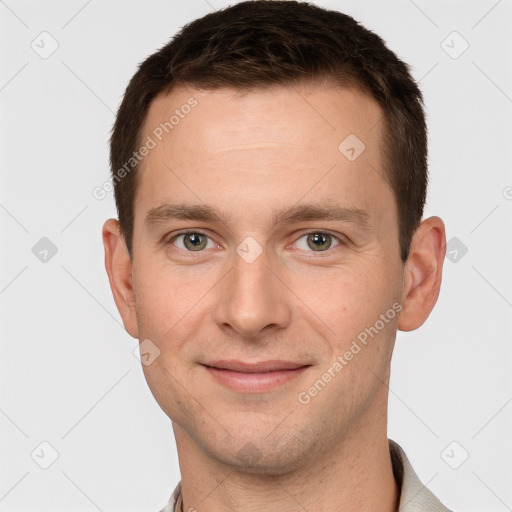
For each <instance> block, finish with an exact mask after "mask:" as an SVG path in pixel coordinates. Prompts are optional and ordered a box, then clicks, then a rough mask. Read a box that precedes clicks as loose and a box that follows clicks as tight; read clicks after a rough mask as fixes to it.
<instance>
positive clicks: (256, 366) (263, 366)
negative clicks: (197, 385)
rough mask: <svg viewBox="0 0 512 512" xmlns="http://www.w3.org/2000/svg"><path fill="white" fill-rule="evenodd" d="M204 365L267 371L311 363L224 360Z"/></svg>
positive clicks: (255, 371)
mask: <svg viewBox="0 0 512 512" xmlns="http://www.w3.org/2000/svg"><path fill="white" fill-rule="evenodd" d="M204 366H209V367H210V368H219V369H222V370H231V371H234V372H241V373H266V372H276V371H279V370H295V369H296V368H302V367H303V366H309V365H307V364H303V363H295V362H293V361H261V362H259V363H244V362H243V361H232V360H231V361H226V360H222V361H212V362H211V363H208V364H205V365H204Z"/></svg>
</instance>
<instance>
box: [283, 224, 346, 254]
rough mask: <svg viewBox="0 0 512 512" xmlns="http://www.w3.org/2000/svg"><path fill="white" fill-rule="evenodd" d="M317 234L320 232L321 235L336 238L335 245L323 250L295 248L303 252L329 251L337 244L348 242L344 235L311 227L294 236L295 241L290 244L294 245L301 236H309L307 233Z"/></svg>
mask: <svg viewBox="0 0 512 512" xmlns="http://www.w3.org/2000/svg"><path fill="white" fill-rule="evenodd" d="M317 234H321V235H329V236H331V237H332V238H333V239H334V240H336V241H337V242H338V244H337V245H335V246H334V247H329V249H326V250H325V251H314V250H312V249H311V250H309V251H308V250H306V249H297V250H303V251H305V252H312V253H324V254H325V253H329V252H330V251H331V250H332V249H334V248H336V247H338V245H347V244H348V239H347V238H346V237H344V236H343V235H341V234H334V233H332V232H330V231H328V230H324V229H311V230H308V231H305V232H301V234H300V235H299V236H298V237H296V239H295V242H293V244H292V245H295V244H296V243H297V242H298V241H299V240H300V239H301V238H304V237H305V236H309V235H317Z"/></svg>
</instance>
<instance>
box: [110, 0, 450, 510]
mask: <svg viewBox="0 0 512 512" xmlns="http://www.w3.org/2000/svg"><path fill="white" fill-rule="evenodd" d="M426 143H427V141H426V129H425V120H424V113H423V108H422V98H421V93H420V91H419V90H418V88H417V86H416V84H415V83H414V81H413V80H412V78H411V76H410V74H409V72H408V69H407V66H406V65H405V64H404V63H403V62H401V61H400V60H399V59H398V58H397V57H396V55H395V54H394V53H392V52H391V51H390V50H388V49H387V48H386V47H385V45H384V43H383V41H382V40H381V39H380V38H379V37H378V36H376V35H375V34H373V33H371V32H370V31H368V30H366V29H365V28H363V27H361V26H360V25H358V24H357V23H356V22H355V21H354V20H353V19H352V18H350V17H348V16H346V15H343V14H341V13H338V12H333V11H327V10H324V9H321V8H319V7H315V6H313V5H309V4H306V3H299V2H293V1H271V2H265V1H255V2H241V3H239V4H237V5H234V6H232V7H230V8H227V9H224V10H221V11H217V12H214V13H211V14H209V15H207V16H205V17H203V18H201V19H198V20H196V21H194V22H192V23H190V24H189V25H187V26H185V27H184V28H183V29H182V30H181V32H180V33H179V34H178V35H177V36H176V37H175V38H174V39H173V40H172V41H171V42H170V43H169V44H168V45H166V46H165V47H164V48H162V49H161V50H160V51H158V52H157V53H155V54H154V55H151V56H150V57H149V58H148V59H147V60H146V61H145V62H144V63H143V64H142V65H141V66H140V68H139V70H138V71H137V73H136V74H135V75H134V77H133V78H132V80H131V82H130V84H129V86H128V88H127V90H126V93H125V96H124V99H123V102H122V104H121V106H120V108H119V112H118V115H117V118H116V122H115V126H114V129H113V133H112V140H111V166H112V173H113V181H114V184H115V197H116V204H117V208H118V213H119V221H117V220H115V219H109V220H108V221H107V222H106V223H105V225H104V227H103V240H104V246H105V263H106V268H107V272H108V276H109V280H110V285H111V288H112V292H113V295H114V298H115V301H116V305H117V307H118V309H119V312H120V314H121V316H122V319H123V322H124V326H125V328H126V330H127V331H128V333H129V334H130V335H131V336H133V337H136V338H138V339H139V341H140V348H141V354H142V362H143V363H144V365H143V370H144V374H145V377H146V380H147V382H148V384H149V386H150V388H151V391H152V392H153V395H154V396H155V398H156V400H157V401H158V403H159V404H160V406H161V407H162V409H163V410H164V412H165V413H166V414H167V415H168V416H169V418H170V419H171V420H172V425H173V430H174V434H175V437H176V443H177V449H178V456H179V464H180V470H181V482H180V483H179V484H178V486H177V487H176V489H175V491H174V493H173V495H172V497H171V500H170V501H169V503H168V505H167V506H166V507H165V508H164V511H177V512H179V511H194V510H197V511H199V512H203V511H204V512H207V511H214V512H220V511H227V510H243V511H253V510H254V511H266V512H272V511H277V510H279V512H283V511H287V510H290V511H298V510H309V511H313V510H314V511H316V512H324V511H339V510H343V511H346V512H348V511H355V510H358V511H361V510H368V511H370V510H375V511H376V510H379V511H380V512H391V511H397V510H401V511H403V512H412V511H446V510H447V509H446V508H445V507H444V506H443V505H442V504H441V503H440V502H439V501H438V500H437V499H436V498H435V497H434V496H433V495H432V494H431V493H430V492H429V491H428V490H427V489H426V488H425V487H424V486H423V485H422V484H421V483H420V481H419V480H418V478H417V477H416V476H415V474H414V472H413V470H412V468H411V466H410V464H409V463H408V461H407V458H406V456H405V454H404V453H403V451H402V450H401V449H400V447H399V446H398V445H397V444H395V443H393V442H392V441H388V439H387V433H386V426H387V395H388V387H387V385H388V382H389V369H390V361H391V355H392V350H393V345H394V340H395V336H396V331H397V329H400V330H402V331H410V330H413V329H416V328H418V327H419V326H421V325H422V324H423V322H424V321H425V320H426V318H427V317H428V315H429V314H430V311H431V310H432V308H433V306H434V304H435V302H436V300H437V297H438V293H439V289H440V284H441V272H442V264H443V259H444V251H445V232H444V225H443V222H442V221H441V219H439V218H437V217H431V218H429V219H426V220H423V221H422V214H423V205H424V201H425V194H426V184H427V164H426V162H427V155H426V147H427V146H426Z"/></svg>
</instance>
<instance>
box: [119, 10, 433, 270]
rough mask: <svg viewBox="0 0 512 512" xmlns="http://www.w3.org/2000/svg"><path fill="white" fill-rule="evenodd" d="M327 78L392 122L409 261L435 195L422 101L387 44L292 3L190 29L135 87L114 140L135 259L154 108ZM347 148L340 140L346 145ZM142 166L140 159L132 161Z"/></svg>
mask: <svg viewBox="0 0 512 512" xmlns="http://www.w3.org/2000/svg"><path fill="white" fill-rule="evenodd" d="M321 79H328V80H332V81H334V82H335V83H336V84H339V85H340V86H355V87H358V88H360V89H362V90H364V91H366V92H367V93H369V94H371V96H373V98H375V100H377V102H378V104H379V105H380V106H381V108H382V110H383V113H384V119H383V122H384V130H383V133H384V140H383V141H382V148H383V162H384V165H383V167H384V172H385V176H386V178H387V180H388V181H389V184H390V185H391V187H392V189H393V191H394V195H395V199H396V202H397V206H398V223H399V226H398V228H399V240H400V254H401V257H402V261H404V262H405V261H406V260H407V257H408V254H409V247H410V243H411V239H412V235H413V233H414V231H415V230H416V228H417V227H418V225H419V223H420V221H421V218H422V215H423V206H424V203H425V197H426V188H427V133H426V125H425V115H424V111H423V99H422V95H421V92H420V90H419V88H418V86H417V84H416V83H415V81H414V80H413V78H412V77H411V75H410V73H409V68H408V66H407V65H406V64H405V63H404V62H402V61H401V60H400V59H399V58H398V57H397V56H396V55H395V54H394V53H393V52H392V51H391V50H389V49H388V48H387V47H386V45H385V43H384V41H383V40H382V39H381V38H380V37H379V36H377V35H376V34H374V33H373V32H371V31H369V30H367V29H366V28H364V27H363V26H361V25H360V24H358V23H357V22H356V21H355V20H354V19H353V18H351V17H350V16H347V15H345V14H342V13H340V12H337V11H332V10H326V9H323V8H320V7H317V6H315V5H312V4H310V3H307V2H297V1H290V0H283V1H281V0H274V1H265V0H256V1H244V2H240V3H238V4H236V5H234V6H231V7H228V8H225V9H222V10H218V11H216V12H213V13H210V14H207V15H206V16H203V17H202V18H199V19H197V20H195V21H193V22H191V23H189V24H187V25H185V26H184V27H183V28H182V29H181V30H180V31H179V32H178V33H177V34H176V35H175V36H174V37H173V38H172V39H171V41H170V42H169V43H168V44H166V45H165V46H164V47H163V48H161V49H160V50H159V51H157V52H156V53H154V54H153V55H151V56H149V57H148V58H147V59H146V60H145V61H144V62H143V63H142V64H141V65H140V66H139V69H138V70H137V72H136V73H135V75H134V76H133V78H132V79H131V81H130V83H129V85H128V87H127V89H126V92H125V95H124V98H123V101H122V103H121V105H120V107H119V110H118V113H117V117H116V121H115V124H114V127H113V130H112V137H111V141H110V164H111V172H112V177H113V178H114V191H115V200H116V206H117V211H118V215H119V222H120V225H121V230H122V233H123V236H124V238H125V241H126V245H127V247H128V250H129V252H130V256H131V257H133V247H132V243H133V226H134V203H135V193H136V189H137V176H138V174H137V166H134V168H133V170H132V172H126V171H125V172H123V173H122V175H123V178H122V179H119V174H118V172H119V170H121V169H122V168H123V167H124V168H125V169H126V163H127V162H128V161H130V159H131V158H132V157H133V153H134V151H136V150H137V148H138V147H139V146H140V140H141V135H142V129H143V126H144V122H145V119H146V116H147V112H148V109H149V106H150V104H151V101H152V100H153V99H154V98H155V97H156V96H157V95H158V94H160V93H164V92H169V91H170V90H171V89H172V88H173V87H175V86H177V85H189V86H194V87H196V88H199V89H204V90H213V89H219V88H223V87H229V88H235V89H239V90H247V91H250V90H254V89H258V88H263V87H267V86H270V85H294V84H301V83H307V82H315V81H317V80H321ZM340 142H341V141H340ZM132 160H133V159H132Z"/></svg>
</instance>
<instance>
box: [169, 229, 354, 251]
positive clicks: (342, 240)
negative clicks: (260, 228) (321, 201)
mask: <svg viewBox="0 0 512 512" xmlns="http://www.w3.org/2000/svg"><path fill="white" fill-rule="evenodd" d="M191 233H193V234H197V235H202V236H205V237H207V238H208V239H209V240H211V241H212V242H213V243H214V244H216V245H217V246H219V245H220V244H219V243H218V242H216V241H215V240H214V239H213V238H212V237H211V236H210V235H208V234H207V233H205V232H204V231H203V230H201V229H190V228H189V229H184V230H183V231H179V232H178V233H175V234H173V235H172V236H171V237H170V238H168V239H167V241H166V242H165V243H166V244H172V245H174V243H173V242H174V240H175V239H176V238H178V237H179V236H183V235H187V234H191ZM314 234H323V235H329V236H331V237H332V238H334V239H335V240H336V241H337V242H338V245H347V243H348V239H347V238H346V237H344V236H343V235H341V234H334V233H332V232H330V231H328V230H323V229H310V230H308V231H301V232H300V234H298V235H297V233H296V234H295V235H294V236H295V241H294V242H293V243H292V244H290V245H295V244H296V243H297V242H298V241H299V240H300V239H301V238H303V237H305V236H308V235H314ZM338 245H335V246H334V247H329V249H326V250H325V251H314V250H310V251H307V250H306V252H312V253H328V252H330V251H331V250H332V249H334V248H335V247H338ZM174 247H176V246H175V245H174ZM176 249H179V250H181V251H183V252H190V253H194V252H198V253H200V252H204V249H203V250H202V251H186V250H184V249H181V248H179V247H176ZM297 250H305V249H297Z"/></svg>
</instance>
